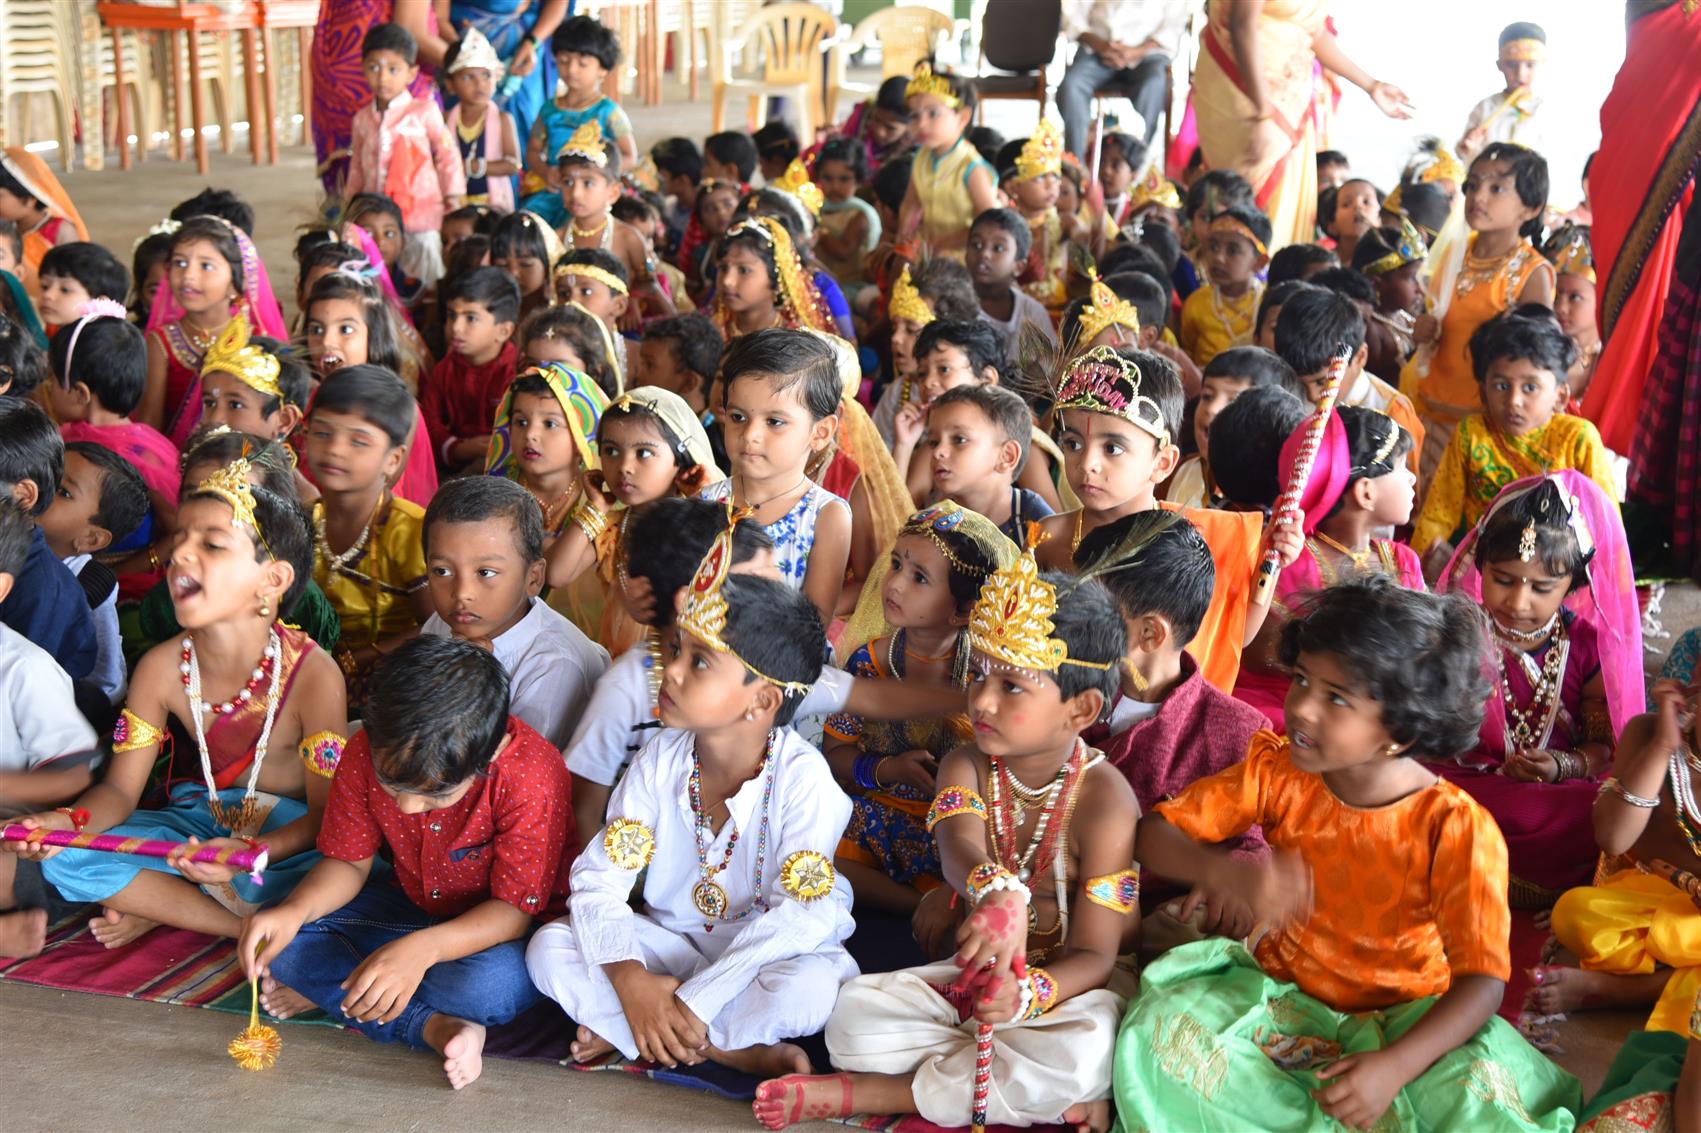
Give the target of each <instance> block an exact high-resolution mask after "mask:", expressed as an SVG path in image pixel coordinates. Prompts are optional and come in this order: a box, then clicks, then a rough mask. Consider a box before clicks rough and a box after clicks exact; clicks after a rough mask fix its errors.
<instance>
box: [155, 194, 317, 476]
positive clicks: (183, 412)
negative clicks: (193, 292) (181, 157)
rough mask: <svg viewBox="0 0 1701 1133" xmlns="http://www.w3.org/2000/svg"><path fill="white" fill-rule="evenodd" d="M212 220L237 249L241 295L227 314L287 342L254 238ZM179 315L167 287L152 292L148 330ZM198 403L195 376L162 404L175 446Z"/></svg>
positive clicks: (195, 417)
mask: <svg viewBox="0 0 1701 1133" xmlns="http://www.w3.org/2000/svg"><path fill="white" fill-rule="evenodd" d="M212 219H214V220H217V221H218V222H219V223H220V224H222V225H224V226H225V227H226V228H228V229H230V234H231V235H232V236H234V237H235V238H236V246H237V248H238V250H239V251H240V252H241V259H242V294H241V295H240V296H238V297H237V300H236V303H235V304H234V305H233V306H232V307H231V314H233V315H235V314H239V313H240V314H241V315H243V316H244V317H245V318H246V319H247V320H248V326H249V329H250V331H251V333H254V334H264V335H270V336H271V337H272V338H276V339H280V340H282V341H284V342H287V341H289V327H288V325H287V324H286V323H285V322H284V317H283V309H282V308H281V307H279V306H278V300H277V296H276V295H274V294H273V293H272V280H271V277H270V276H269V275H267V274H266V265H265V264H263V263H261V262H260V253H259V252H258V251H257V250H256V249H255V247H254V241H252V240H250V239H249V238H248V233H246V232H244V231H242V229H240V228H238V227H237V226H236V225H234V224H232V223H230V221H228V220H225V219H224V218H223V217H213V218H212ZM182 317H183V306H182V305H181V304H180V303H178V301H177V297H176V296H175V295H173V294H172V291H171V288H170V287H161V288H160V289H159V290H158V291H156V292H154V305H153V307H152V308H151V309H150V310H149V311H148V326H147V329H148V330H150V331H153V330H159V329H160V328H162V327H164V326H167V325H168V324H170V323H174V322H176V321H177V320H178V319H181V318H182ZM200 406H201V382H200V379H199V378H197V379H196V380H195V381H194V382H192V383H190V385H189V391H188V392H187V393H186V394H185V395H184V400H183V402H182V404H180V405H177V406H167V407H166V409H167V411H168V412H169V414H170V416H169V417H168V418H167V420H168V421H169V422H170V424H169V426H168V427H169V429H170V439H171V442H172V443H173V444H174V445H176V446H177V447H178V448H179V449H181V448H182V447H183V443H184V442H185V441H187V440H188V439H189V434H190V433H193V432H194V431H195V426H196V425H198V424H199V423H200V421H201V408H200Z"/></svg>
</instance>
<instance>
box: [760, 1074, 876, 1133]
mask: <svg viewBox="0 0 1701 1133" xmlns="http://www.w3.org/2000/svg"><path fill="white" fill-rule="evenodd" d="M750 1108H751V1111H752V1112H754V1113H755V1114H756V1120H757V1121H760V1122H761V1123H762V1124H763V1125H765V1126H767V1127H768V1128H769V1129H784V1128H785V1127H786V1126H788V1125H795V1124H797V1123H798V1122H799V1121H816V1120H819V1119H821V1118H829V1117H849V1116H851V1115H852V1114H853V1113H855V1112H856V1107H855V1106H853V1105H852V1104H851V1079H850V1075H849V1074H816V1075H810V1074H788V1075H786V1076H785V1077H784V1078H775V1079H773V1080H772V1081H768V1082H763V1083H762V1084H761V1085H760V1086H757V1087H756V1100H755V1101H753V1102H751V1103H750Z"/></svg>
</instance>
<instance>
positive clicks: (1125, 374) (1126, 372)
mask: <svg viewBox="0 0 1701 1133" xmlns="http://www.w3.org/2000/svg"><path fill="white" fill-rule="evenodd" d="M1143 377H1144V375H1142V374H1141V373H1140V365H1139V363H1137V362H1135V361H1134V359H1132V358H1129V357H1128V356H1127V355H1125V354H1123V353H1121V352H1120V351H1118V350H1117V349H1116V348H1115V347H1111V346H1095V347H1093V348H1092V349H1091V350H1089V351H1087V352H1086V353H1085V354H1082V355H1081V356H1080V357H1078V358H1076V359H1074V360H1073V361H1071V362H1070V363H1069V365H1068V367H1067V368H1066V369H1065V370H1064V371H1063V381H1062V383H1061V384H1060V385H1059V387H1058V390H1057V405H1056V409H1057V413H1058V417H1059V419H1060V420H1061V418H1062V413H1063V411H1064V410H1065V409H1081V410H1085V411H1086V412H1088V413H1104V414H1107V415H1108V416H1111V417H1120V418H1121V419H1122V420H1124V421H1127V422H1128V423H1129V424H1131V425H1133V426H1134V427H1136V428H1138V429H1139V430H1141V431H1142V432H1145V433H1149V434H1151V436H1152V437H1153V438H1154V439H1156V441H1157V442H1158V446H1159V447H1160V448H1161V447H1163V446H1164V445H1167V444H1169V440H1170V437H1169V426H1167V425H1165V424H1164V414H1163V410H1162V409H1160V408H1159V407H1158V403H1157V402H1156V401H1155V400H1153V399H1152V398H1150V397H1148V396H1146V395H1145V394H1144V393H1141V392H1140V385H1141V381H1142V379H1143Z"/></svg>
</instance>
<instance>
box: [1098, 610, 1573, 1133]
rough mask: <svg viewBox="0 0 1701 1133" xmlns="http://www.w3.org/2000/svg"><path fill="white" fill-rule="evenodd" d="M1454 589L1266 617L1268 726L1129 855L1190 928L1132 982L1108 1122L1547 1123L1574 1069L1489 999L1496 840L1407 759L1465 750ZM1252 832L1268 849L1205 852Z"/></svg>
mask: <svg viewBox="0 0 1701 1133" xmlns="http://www.w3.org/2000/svg"><path fill="white" fill-rule="evenodd" d="M1482 649H1483V640H1482V629H1481V626H1480V622H1479V618H1478V615H1477V613H1476V611H1475V610H1474V609H1472V607H1471V605H1470V604H1469V603H1468V602H1465V601H1463V600H1460V599H1457V598H1437V597H1433V596H1431V595H1427V594H1420V593H1417V592H1415V591H1411V590H1404V589H1401V588H1399V587H1397V586H1395V585H1394V584H1393V583H1391V582H1390V581H1388V580H1386V579H1383V578H1371V579H1366V580H1363V581H1355V582H1350V583H1344V584H1342V585H1340V586H1336V587H1332V588H1330V589H1328V590H1325V591H1323V592H1322V593H1321V594H1320V595H1319V596H1318V597H1317V598H1316V600H1315V603H1314V604H1313V605H1312V606H1311V607H1310V608H1308V609H1305V610H1302V611H1300V612H1299V613H1298V614H1297V615H1296V617H1295V618H1294V619H1293V620H1292V621H1290V622H1289V623H1288V625H1287V627H1286V628H1285V629H1284V630H1283V634H1282V645H1281V656H1282V660H1283V661H1284V663H1286V664H1288V665H1290V666H1291V667H1292V668H1293V671H1294V681H1293V686H1292V688H1291V690H1290V691H1289V693H1288V700H1287V705H1286V716H1287V721H1288V727H1289V730H1290V734H1291V739H1286V740H1284V739H1279V738H1277V737H1276V736H1274V735H1272V734H1270V733H1267V732H1260V733H1258V734H1257V735H1256V736H1254V737H1253V739H1252V742H1251V744H1250V745H1249V747H1248V751H1247V755H1246V759H1245V760H1244V761H1243V762H1241V763H1239V764H1236V765H1235V766H1233V767H1230V768H1227V769H1226V770H1223V771H1221V772H1218V773H1217V774H1216V775H1213V776H1211V777H1210V778H1208V779H1203V780H1200V781H1199V782H1197V783H1194V784H1193V785H1192V786H1190V787H1188V788H1186V789H1185V790H1183V791H1182V792H1181V793H1180V794H1179V795H1177V796H1176V797H1175V798H1173V799H1169V800H1167V801H1165V802H1162V803H1159V804H1158V805H1157V806H1156V807H1155V808H1154V810H1153V813H1152V814H1150V815H1148V816H1147V817H1146V818H1145V819H1144V820H1143V821H1142V822H1141V824H1140V830H1139V836H1138V854H1139V859H1140V864H1141V865H1142V866H1143V867H1145V868H1146V869H1149V870H1152V871H1154V872H1157V873H1161V874H1162V875H1163V876H1165V877H1169V878H1174V879H1176V880H1178V881H1181V882H1183V883H1186V884H1192V885H1196V886H1198V887H1199V888H1200V889H1202V890H1203V891H1204V894H1205V899H1206V900H1208V901H1212V902H1217V903H1220V904H1221V905H1222V906H1223V907H1225V908H1227V909H1228V910H1230V911H1231V916H1232V920H1233V922H1234V923H1235V925H1236V927H1237V928H1238V926H1239V925H1242V924H1245V925H1251V924H1253V923H1254V922H1257V923H1260V924H1262V925H1264V926H1266V931H1264V932H1263V933H1262V934H1261V935H1259V936H1258V937H1257V939H1256V941H1255V943H1254V944H1253V947H1252V949H1251V950H1248V949H1247V947H1246V946H1245V945H1243V944H1242V943H1240V942H1239V941H1237V940H1229V939H1222V938H1214V939H1210V940H1202V941H1198V942H1195V943H1192V944H1185V945H1182V946H1181V947H1179V948H1175V949H1172V950H1171V951H1170V952H1168V953H1166V954H1165V955H1164V956H1163V957H1161V958H1160V959H1158V960H1157V961H1156V962H1154V963H1152V964H1150V965H1148V966H1147V967H1146V969H1145V971H1144V972H1143V973H1142V974H1141V991H1140V995H1139V996H1138V997H1137V998H1136V999H1135V1000H1134V1002H1133V1003H1132V1005H1131V1006H1130V1008H1129V1011H1128V1014H1127V1016H1126V1017H1125V1018H1124V1020H1123V1023H1122V1034H1121V1037H1120V1038H1119V1040H1118V1042H1117V1048H1116V1108H1117V1111H1118V1113H1119V1114H1120V1115H1121V1120H1122V1121H1123V1122H1124V1123H1125V1124H1126V1125H1127V1126H1136V1125H1139V1126H1147V1127H1156V1128H1170V1127H1174V1126H1175V1125H1177V1124H1180V1125H1187V1126H1190V1127H1195V1128H1200V1127H1208V1128H1223V1129H1243V1128H1260V1129H1264V1128H1271V1127H1274V1126H1279V1127H1281V1128H1290V1129H1301V1128H1304V1129H1324V1128H1331V1129H1332V1128H1336V1127H1337V1125H1336V1123H1340V1124H1342V1125H1347V1126H1349V1127H1353V1128H1360V1129H1366V1128H1370V1127H1372V1126H1373V1125H1378V1123H1383V1124H1385V1125H1387V1126H1389V1127H1394V1128H1401V1129H1439V1128H1457V1129H1505V1130H1512V1129H1519V1130H1532V1131H1533V1130H1538V1129H1563V1128H1567V1127H1569V1125H1570V1124H1571V1121H1572V1114H1574V1113H1576V1111H1577V1109H1578V1107H1579V1105H1580V1102H1581V1094H1580V1090H1579V1088H1578V1084H1577V1080H1576V1079H1575V1078H1573V1077H1571V1075H1569V1074H1567V1073H1565V1072H1564V1071H1562V1070H1560V1069H1559V1068H1558V1067H1556V1066H1555V1065H1554V1064H1553V1063H1551V1062H1549V1061H1548V1060H1547V1059H1546V1058H1545V1057H1542V1056H1541V1055H1539V1054H1537V1053H1536V1051H1535V1050H1533V1049H1532V1048H1531V1047H1530V1046H1529V1044H1527V1043H1526V1042H1525V1041H1524V1040H1523V1039H1522V1038H1520V1037H1519V1036H1518V1034H1517V1033H1516V1032H1515V1031H1514V1030H1513V1029H1512V1027H1511V1024H1509V1023H1507V1022H1506V1020H1504V1019H1502V1018H1500V1017H1498V1016H1497V1015H1496V1014H1495V1010H1496V1008H1497V1007H1498V1006H1499V1005H1500V1000H1501V996H1502V994H1503V992H1504V990H1505V982H1506V978H1507V976H1508V975H1509V974H1510V958H1509V955H1508V933H1509V931H1510V923H1511V914H1510V911H1509V910H1508V908H1507V905H1506V844H1505V842H1504V840H1502V838H1501V836H1500V832H1499V830H1498V829H1496V828H1495V825H1494V820H1493V819H1492V818H1491V817H1490V816H1489V814H1488V812H1486V811H1485V810H1483V809H1482V808H1481V807H1479V806H1478V805H1477V804H1476V803H1474V802H1473V801H1471V799H1470V798H1469V796H1467V795H1466V794H1465V793H1464V792H1463V791H1460V790H1459V789H1458V788H1457V787H1454V786H1452V785H1451V784H1449V783H1447V782H1446V781H1445V780H1442V779H1439V778H1437V777H1436V776H1435V775H1434V774H1433V773H1431V772H1430V771H1428V770H1427V769H1425V767H1424V766H1423V764H1421V763H1420V762H1418V759H1417V758H1416V757H1418V756H1433V757H1438V758H1447V757H1448V756H1451V755H1454V754H1457V753H1458V752H1460V751H1463V750H1465V749H1467V748H1469V747H1470V745H1471V744H1472V742H1473V741H1474V738H1475V735H1476V728H1477V723H1478V721H1479V720H1480V719H1481V705H1482V703H1483V700H1484V694H1485V693H1486V691H1487V688H1486V682H1485V681H1484V680H1483V677H1482V666H1481V662H1480V657H1481V655H1482ZM1253 825H1259V826H1261V827H1262V828H1263V832H1264V837H1265V838H1266V839H1267V840H1268V841H1269V843H1270V845H1271V846H1272V847H1273V848H1274V850H1275V853H1274V855H1273V856H1272V857H1271V858H1269V859H1268V860H1265V861H1262V862H1252V861H1244V860H1236V859H1235V858H1233V857H1232V856H1230V855H1229V854H1227V853H1224V852H1222V851H1220V850H1215V849H1210V848H1207V845H1206V844H1209V843H1215V842H1220V841H1222V840H1223V839H1224V838H1228V837H1230V836H1232V835H1234V834H1238V833H1240V832H1242V831H1244V830H1246V829H1248V828H1249V827H1251V826H1253Z"/></svg>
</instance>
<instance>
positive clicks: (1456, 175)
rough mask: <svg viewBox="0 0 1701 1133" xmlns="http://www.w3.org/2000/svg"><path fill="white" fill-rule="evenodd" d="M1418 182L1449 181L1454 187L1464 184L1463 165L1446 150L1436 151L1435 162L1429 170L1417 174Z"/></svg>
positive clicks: (1430, 165)
mask: <svg viewBox="0 0 1701 1133" xmlns="http://www.w3.org/2000/svg"><path fill="white" fill-rule="evenodd" d="M1418 180H1419V181H1421V182H1423V183H1425V184H1429V183H1431V182H1435V181H1451V182H1453V183H1454V184H1455V185H1463V184H1464V183H1465V163H1464V162H1462V161H1460V160H1459V159H1458V158H1456V157H1454V156H1453V155H1452V154H1450V153H1448V152H1447V151H1446V150H1436V151H1435V160H1434V161H1432V162H1430V164H1429V168H1428V169H1425V170H1424V171H1423V172H1422V173H1420V174H1418Z"/></svg>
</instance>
